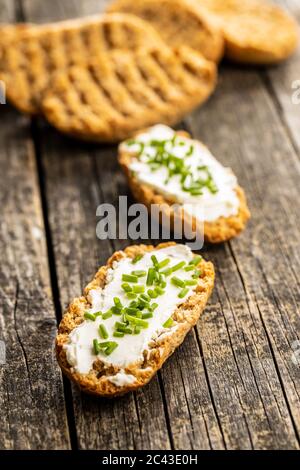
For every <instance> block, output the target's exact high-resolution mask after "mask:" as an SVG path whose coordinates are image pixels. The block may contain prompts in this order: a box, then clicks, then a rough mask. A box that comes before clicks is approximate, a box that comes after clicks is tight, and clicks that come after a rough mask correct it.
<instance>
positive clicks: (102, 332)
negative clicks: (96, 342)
mask: <svg viewBox="0 0 300 470" xmlns="http://www.w3.org/2000/svg"><path fill="white" fill-rule="evenodd" d="M99 333H100V336H101V338H103V339H107V338H108V337H109V334H108V332H107V329H106V328H105V326H104V325H103V323H102V324H101V325H99Z"/></svg>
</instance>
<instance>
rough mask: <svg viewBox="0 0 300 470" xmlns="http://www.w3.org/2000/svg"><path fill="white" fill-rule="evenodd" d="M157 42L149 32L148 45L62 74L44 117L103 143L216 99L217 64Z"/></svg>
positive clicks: (45, 102)
mask: <svg viewBox="0 0 300 470" xmlns="http://www.w3.org/2000/svg"><path fill="white" fill-rule="evenodd" d="M140 21H142V20H140ZM144 37H145V38H146V30H145V31H144ZM151 38H152V39H153V41H152V40H151ZM155 39H156V36H154V37H152V36H150V34H149V36H148V42H147V47H143V48H139V49H135V50H133V49H132V50H127V51H125V50H122V51H121V50H115V51H109V52H103V53H101V54H99V56H98V58H97V59H95V60H94V61H93V62H90V63H89V64H86V65H82V66H74V67H70V68H69V69H68V70H66V71H63V72H61V73H58V74H57V76H56V77H55V79H54V80H53V83H52V86H51V88H49V90H48V92H47V93H46V94H45V98H44V100H43V103H42V109H43V113H44V115H45V117H46V118H47V119H48V121H49V122H50V123H51V124H52V125H53V126H55V127H56V128H57V129H59V130H60V131H62V132H64V133H66V134H69V135H72V136H74V137H78V138H81V139H84V140H90V141H100V142H117V141H120V140H123V139H126V138H128V137H129V136H131V135H132V134H134V133H135V132H136V131H137V130H138V129H141V128H142V127H147V126H151V125H153V124H155V123H156V122H163V123H166V124H174V123H176V122H178V121H179V120H180V119H181V118H182V117H183V116H184V115H185V114H186V113H188V112H190V111H191V110H192V109H193V108H195V107H196V106H198V105H199V104H201V103H202V102H203V101H205V100H206V99H207V98H208V97H209V96H210V95H211V93H212V92H213V90H214V88H215V85H216V66H215V64H214V63H213V62H209V61H207V60H206V59H204V57H203V56H202V55H200V54H199V53H197V52H196V51H194V50H192V49H190V48H185V47H181V48H178V49H177V51H176V53H175V52H174V51H172V50H171V49H170V48H168V47H167V46H166V45H165V44H164V43H163V42H162V41H159V42H156V41H155Z"/></svg>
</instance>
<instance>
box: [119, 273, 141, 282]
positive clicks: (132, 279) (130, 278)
mask: <svg viewBox="0 0 300 470" xmlns="http://www.w3.org/2000/svg"><path fill="white" fill-rule="evenodd" d="M122 281H125V282H133V283H137V282H138V277H137V276H133V275H132V274H122Z"/></svg>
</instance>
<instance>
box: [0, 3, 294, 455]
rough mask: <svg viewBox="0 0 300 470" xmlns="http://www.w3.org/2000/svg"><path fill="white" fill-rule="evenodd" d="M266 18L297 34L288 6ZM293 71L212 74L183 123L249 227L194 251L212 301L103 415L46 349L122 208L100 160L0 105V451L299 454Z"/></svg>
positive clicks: (6, 14)
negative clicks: (140, 385)
mask: <svg viewBox="0 0 300 470" xmlns="http://www.w3.org/2000/svg"><path fill="white" fill-rule="evenodd" d="M277 3H281V4H284V5H285V6H286V7H288V8H289V9H290V11H292V12H293V13H294V14H295V15H296V17H298V20H299V21H300V4H299V1H298V0H289V1H285V2H284V1H281V2H277ZM101 4H102V7H103V6H104V4H105V1H102V2H101V1H100V0H77V1H76V0H64V1H62V0H49V1H45V0H15V1H13V0H0V21H2V22H7V21H8V22H14V21H24V20H25V21H32V22H45V21H50V20H59V19H63V18H70V17H76V16H83V15H86V14H90V13H94V12H98V11H99V10H100V9H101ZM0 40H1V38H0ZM270 40H272V38H270ZM299 58H300V54H299V53H298V55H295V57H294V58H293V59H291V60H290V61H288V62H287V63H286V64H283V65H282V66H280V67H274V68H269V69H255V68H238V67H234V66H230V65H228V64H225V65H223V66H222V68H221V72H220V78H219V86H218V89H217V91H216V93H215V95H214V96H213V97H212V99H210V101H209V102H208V103H207V104H206V105H205V106H204V107H202V108H201V109H199V110H197V111H196V112H194V113H193V114H192V115H190V116H188V117H187V118H186V120H185V122H184V125H185V126H186V127H187V128H188V129H189V130H190V131H191V132H192V133H193V135H194V136H195V137H199V138H201V139H203V140H204V142H206V144H208V145H209V146H210V148H211V149H212V151H213V152H214V153H215V155H216V156H217V157H218V158H219V159H220V161H221V162H222V163H223V164H226V165H229V166H231V167H232V168H233V169H234V171H235V173H236V174H237V175H238V178H239V181H240V183H241V185H242V186H244V187H245V189H246V192H247V195H248V198H249V203H250V207H251V211H252V215H253V217H252V220H251V222H250V224H249V226H248V228H247V230H246V232H245V233H244V234H243V235H242V236H241V237H240V238H238V239H236V240H233V241H232V242H230V243H226V244H224V245H220V246H216V247H206V248H205V256H206V257H207V258H208V259H211V260H212V261H213V262H214V263H215V266H216V274H217V279H216V287H215V290H214V294H213V296H212V299H211V301H210V303H209V306H208V308H207V309H206V311H205V313H204V314H203V316H202V318H201V320H200V321H199V323H198V325H197V327H196V328H195V329H194V330H193V331H192V332H191V333H190V334H189V335H188V337H187V339H186V341H185V343H184V344H183V345H182V346H181V347H180V348H179V349H178V350H177V352H176V353H175V354H174V355H173V357H172V358H171V359H170V360H169V361H168V362H167V364H165V366H164V367H163V369H162V370H161V372H159V373H158V374H157V376H156V377H155V378H154V380H152V382H151V383H150V384H149V385H148V386H147V387H145V388H144V389H142V390H140V391H138V392H137V393H135V394H130V395H128V396H125V397H123V398H121V399H117V400H113V401H108V400H103V399H95V398H91V397H89V396H85V395H83V394H81V393H80V392H79V391H78V390H77V389H76V388H75V387H73V386H71V385H70V383H69V382H68V381H67V380H65V379H63V378H62V376H61V373H60V370H59V367H58V366H57V363H56V360H55V356H54V351H53V344H54V337H55V333H56V327H57V322H58V321H59V319H60V318H61V315H62V312H63V310H64V309H65V307H66V305H67V304H68V302H69V301H70V300H71V299H72V298H73V297H74V296H77V295H78V294H79V293H80V292H81V291H82V288H83V286H84V285H85V284H86V283H87V282H88V281H89V280H90V279H91V277H92V276H93V274H94V272H95V271H96V269H97V268H98V266H99V265H101V264H102V263H104V262H105V260H106V259H107V257H108V256H109V255H110V254H111V253H112V252H113V251H114V250H115V249H118V248H120V247H124V246H125V242H114V243H109V242H104V241H102V242H100V241H99V240H97V238H96V235H95V227H96V221H97V220H96V215H95V211H96V206H97V205H98V204H99V203H101V202H104V201H105V202H114V203H117V198H118V195H119V194H122V195H126V194H127V193H128V190H127V187H126V184H125V181H124V178H123V176H122V174H121V173H120V170H119V168H118V165H117V163H116V148H113V147H102V146H100V145H98V146H92V145H86V144H84V143H79V142H75V141H72V140H69V139H67V138H65V137H63V136H62V135H59V134H58V133H57V132H56V131H55V130H53V129H50V128H49V127H48V126H47V125H46V124H45V123H44V122H43V121H42V120H39V119H38V120H36V119H33V120H30V119H29V118H28V117H26V116H22V115H21V114H19V113H18V112H17V111H15V110H14V109H12V108H11V107H10V106H8V105H6V106H4V105H2V106H0V181H1V183H0V184H1V192H0V205H1V220H0V252H1V263H0V303H1V310H0V340H2V341H4V342H5V344H6V350H7V351H6V353H7V362H6V365H5V366H4V365H2V366H1V365H0V422H1V426H0V448H4V449H69V448H80V449H147V450H148V449H224V448H227V449H253V448H255V449H279V448H280V449H299V436H300V364H298V365H297V363H294V362H295V361H294V362H293V361H292V354H293V343H294V342H295V341H296V340H299V339H300V334H299V331H300V329H299V327H300V318H299V298H300V296H299V266H300V259H299V239H300V231H299V218H300V217H299V216H300V211H299V208H300V201H299V156H300V132H299V131H300V105H296V104H293V103H292V93H293V90H292V83H293V81H294V80H300V61H299Z"/></svg>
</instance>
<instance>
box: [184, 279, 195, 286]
mask: <svg viewBox="0 0 300 470" xmlns="http://www.w3.org/2000/svg"><path fill="white" fill-rule="evenodd" d="M185 285H186V286H196V285H197V281H196V279H194V280H191V281H185Z"/></svg>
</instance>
